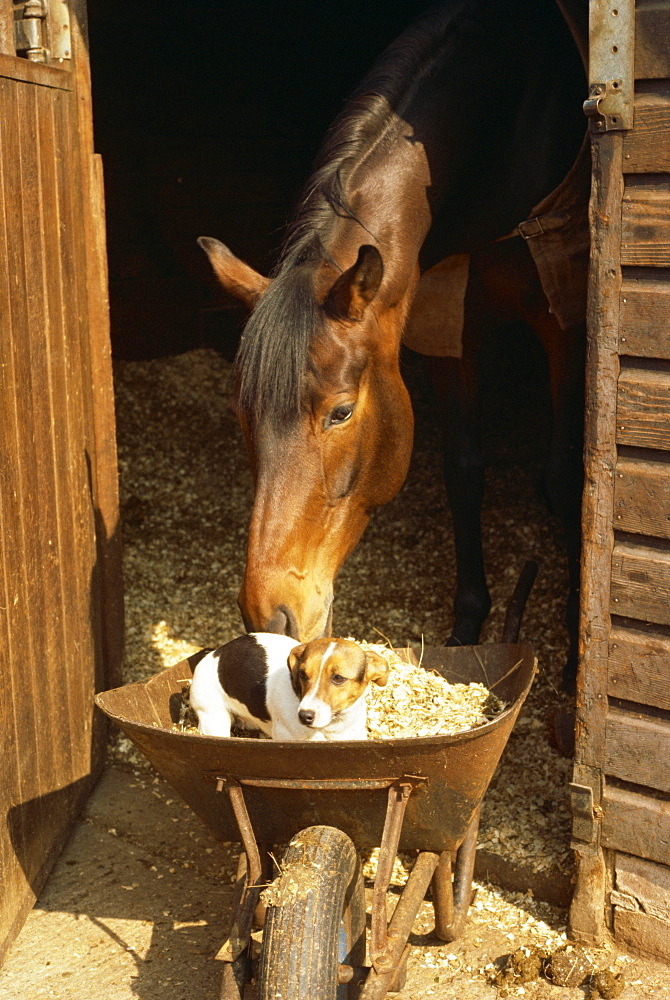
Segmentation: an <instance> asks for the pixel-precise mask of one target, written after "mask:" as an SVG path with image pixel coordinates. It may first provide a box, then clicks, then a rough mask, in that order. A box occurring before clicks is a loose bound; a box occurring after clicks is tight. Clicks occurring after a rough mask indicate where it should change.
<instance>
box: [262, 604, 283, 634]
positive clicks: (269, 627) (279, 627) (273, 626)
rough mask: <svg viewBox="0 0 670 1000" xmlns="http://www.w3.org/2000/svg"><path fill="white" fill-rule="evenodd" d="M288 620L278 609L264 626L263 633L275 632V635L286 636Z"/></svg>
mask: <svg viewBox="0 0 670 1000" xmlns="http://www.w3.org/2000/svg"><path fill="white" fill-rule="evenodd" d="M287 625H288V619H287V617H286V615H285V614H284V612H283V611H282V610H281V609H280V608H278V609H277V610H276V611H275V613H274V614H273V616H272V618H271V619H270V621H269V622H267V624H266V625H265V627H264V629H263V631H264V632H275V633H276V634H277V635H287Z"/></svg>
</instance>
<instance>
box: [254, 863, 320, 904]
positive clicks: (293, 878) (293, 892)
mask: <svg viewBox="0 0 670 1000" xmlns="http://www.w3.org/2000/svg"><path fill="white" fill-rule="evenodd" d="M318 886H319V875H318V872H317V870H316V868H315V866H314V865H310V864H298V863H297V862H292V864H291V866H290V867H289V868H287V869H285V870H283V871H281V872H280V873H279V875H278V876H277V878H276V879H275V880H274V881H273V882H271V883H270V885H269V886H268V887H267V889H263V891H262V892H261V894H260V899H261V902H262V903H264V904H265V905H266V906H287V905H289V904H290V903H294V902H295V901H296V900H297V899H304V898H305V896H307V895H308V894H309V893H310V892H313V891H314V890H315V889H317V888H318Z"/></svg>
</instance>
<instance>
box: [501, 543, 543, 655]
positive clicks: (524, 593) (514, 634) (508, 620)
mask: <svg viewBox="0 0 670 1000" xmlns="http://www.w3.org/2000/svg"><path fill="white" fill-rule="evenodd" d="M537 568H538V567H537V563H536V562H535V561H534V560H533V559H529V560H528V562H527V563H526V564H525V566H524V567H523V569H522V570H521V572H520V574H519V579H518V580H517V582H516V587H515V588H514V592H513V593H512V596H511V597H510V600H509V604H508V605H507V611H506V613H505V624H504V625H503V632H502V641H503V642H509V643H514V642H518V641H519V632H520V630H521V619H522V618H523V613H524V611H525V608H526V601H527V600H528V595H529V594H530V592H531V590H532V587H533V584H534V583H535V577H536V576H537Z"/></svg>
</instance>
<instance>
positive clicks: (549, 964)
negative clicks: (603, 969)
mask: <svg viewBox="0 0 670 1000" xmlns="http://www.w3.org/2000/svg"><path fill="white" fill-rule="evenodd" d="M543 971H544V974H545V976H546V978H547V979H548V980H549V982H550V983H553V984H554V986H581V985H582V983H583V982H584V981H585V980H586V979H587V978H588V977H589V976H591V975H592V974H593V962H592V961H591V959H590V958H589V957H588V955H586V954H585V953H584V952H583V951H582V950H581V949H580V948H575V947H573V946H572V945H566V946H565V947H564V948H559V949H558V950H557V951H555V952H553V953H552V954H551V955H550V956H549V958H548V959H547V961H546V963H545V967H544V970H543Z"/></svg>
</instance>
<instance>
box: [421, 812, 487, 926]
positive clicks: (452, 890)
mask: <svg viewBox="0 0 670 1000" xmlns="http://www.w3.org/2000/svg"><path fill="white" fill-rule="evenodd" d="M479 813H480V807H478V808H477V810H476V812H475V813H474V815H473V817H472V819H471V820H470V825H469V826H468V829H467V832H466V834H465V837H464V839H463V843H462V844H461V846H460V847H459V849H458V853H457V854H456V865H455V868H454V877H453V882H452V878H451V852H450V851H444V852H443V853H442V856H441V857H440V863H439V864H438V866H437V868H436V869H435V874H434V875H433V881H432V892H433V909H434V910H435V934H436V935H437V937H439V938H440V939H441V940H442V941H455V940H456V938H457V937H460V935H461V933H462V932H463V926H464V924H465V919H466V917H467V913H468V908H469V906H470V903H471V902H472V901H473V899H474V897H475V893H474V892H473V890H472V875H473V872H474V869H475V855H476V853H477V834H478V832H479ZM475 892H476V890H475Z"/></svg>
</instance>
